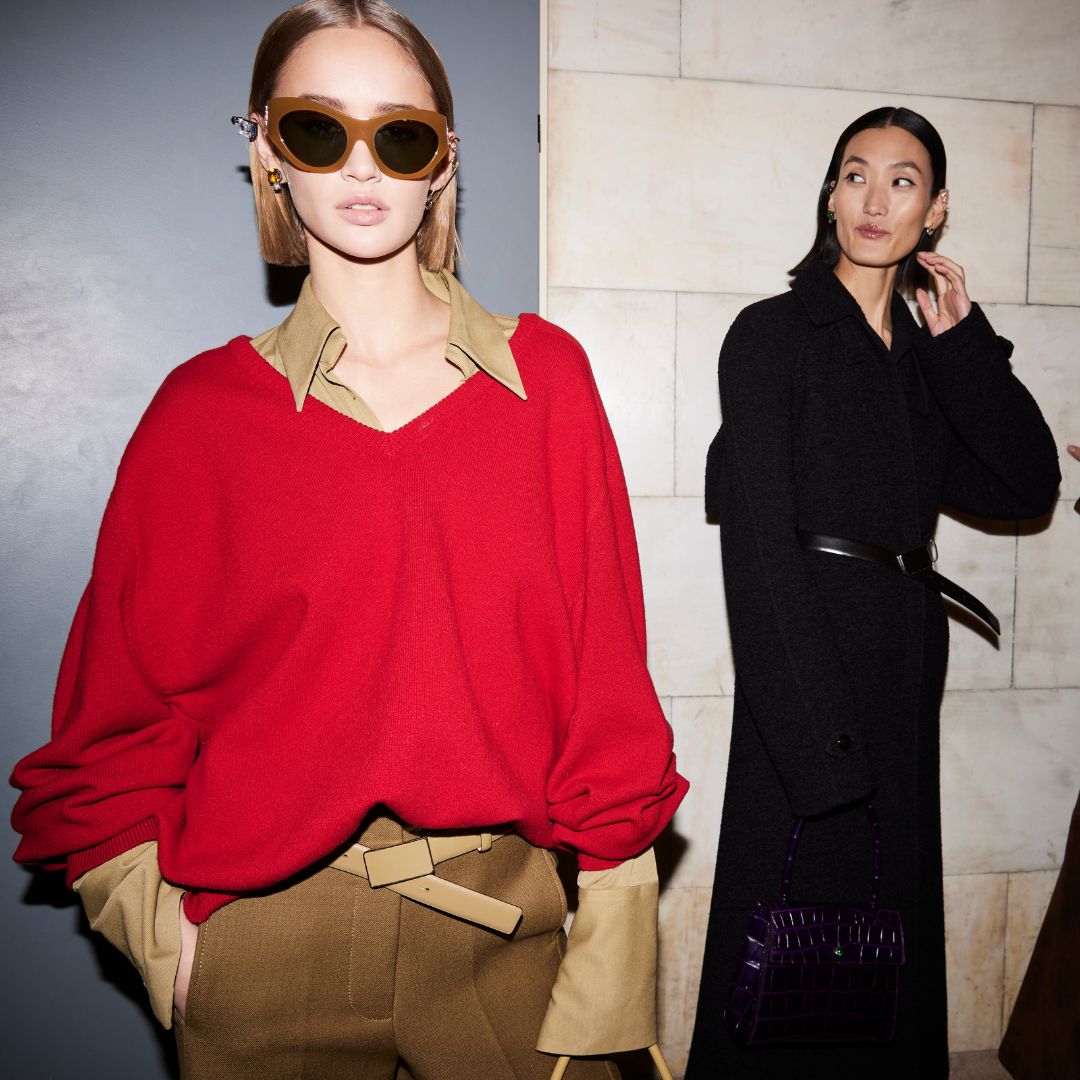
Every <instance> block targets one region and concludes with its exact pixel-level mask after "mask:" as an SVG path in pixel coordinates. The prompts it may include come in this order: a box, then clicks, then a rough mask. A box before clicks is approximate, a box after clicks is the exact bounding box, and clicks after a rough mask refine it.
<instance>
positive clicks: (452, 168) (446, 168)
mask: <svg viewBox="0 0 1080 1080" xmlns="http://www.w3.org/2000/svg"><path fill="white" fill-rule="evenodd" d="M458 141H459V140H458V137H457V134H456V133H455V132H453V131H448V132H447V133H446V142H447V146H448V150H447V153H446V157H444V158H443V159H442V161H440V162H439V167H438V168H437V169H436V170H435V171H434V172H433V173H432V174H431V184H430V185H429V186H428V191H438V190H439V189H440V188H443V187H445V186H446V185H447V184H449V183H450V181H451V179H453V176H454V173H455V172H457V167H456V162H457V152H458Z"/></svg>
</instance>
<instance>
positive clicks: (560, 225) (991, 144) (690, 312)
mask: <svg viewBox="0 0 1080 1080" xmlns="http://www.w3.org/2000/svg"><path fill="white" fill-rule="evenodd" d="M548 31H549V59H550V72H549V82H548V92H549V114H548V123H547V132H546V139H547V144H546V149H547V158H548V185H547V191H548V252H547V255H548V278H547V281H548V287H549V288H548V305H549V315H550V317H551V318H552V319H553V320H554V321H556V322H559V323H561V324H562V325H564V326H566V327H567V328H568V329H569V330H570V331H571V332H572V333H574V334H575V335H576V336H577V337H578V338H579V339H580V340H581V341H582V342H583V344H584V345H585V347H586V348H587V349H588V351H589V354H590V356H591V358H592V362H593V364H594V366H595V369H596V373H597V378H598V380H599V383H600V388H601V391H602V392H603V395H604V399H605V402H606V404H607V407H608V411H609V413H610V415H611V419H612V423H613V425H614V428H615V432H616V436H617V437H618V440H619V446H620V450H621V452H622V455H623V460H624V464H625V467H626V472H627V476H628V480H629V484H630V490H631V494H632V496H633V504H634V515H635V520H636V524H637V530H638V539H639V544H640V547H641V555H642V563H643V569H644V575H645V591H646V600H647V605H648V616H649V632H650V664H651V668H652V672H653V676H654V678H655V680H656V685H657V689H658V691H659V693H660V694H661V696H662V697H663V700H664V704H665V707H666V708H667V710H668V714H669V716H670V718H671V720H672V723H673V725H674V728H675V733H676V747H677V750H678V752H679V757H680V764H681V767H682V770H683V771H684V772H685V773H686V774H687V775H688V776H689V777H690V779H691V781H692V783H693V790H692V792H691V794H690V796H689V797H688V799H687V801H686V803H685V806H684V808H683V809H682V810H681V811H680V812H679V814H678V816H677V818H676V820H675V832H676V833H677V834H678V840H677V842H678V843H679V844H680V845H683V844H685V850H684V851H683V853H682V857H681V858H680V859H679V861H678V863H677V865H676V868H675V870H674V874H673V877H672V879H671V880H670V882H669V883H668V886H667V889H666V891H665V893H664V896H663V900H662V914H661V919H662V947H663V960H662V965H663V971H662V981H663V992H662V1025H663V1042H664V1046H665V1049H666V1050H667V1052H668V1054H669V1057H670V1058H671V1060H672V1064H673V1066H674V1067H676V1069H678V1070H680V1071H681V1069H682V1068H683V1066H684V1063H685V1058H686V1052H687V1047H688V1043H689V1037H690V1030H691V1025H692V1022H693V1015H694V1006H695V999H696V992H697V980H698V971H699V966H700V954H701V948H702V940H703V934H704V929H705V921H706V915H707V911H708V905H709V895H710V888H711V885H712V873H713V863H714V857H715V844H716V837H717V833H718V830H719V824H720V808H721V802H722V798H723V786H724V772H725V767H726V760H727V739H728V734H729V730H730V722H731V698H730V695H731V693H732V685H733V672H732V664H731V656H730V651H729V646H728V638H727V627H726V620H725V615H724V603H723V589H722V584H721V580H720V559H719V538H718V535H717V533H718V530H717V529H716V528H715V526H710V525H708V524H706V522H705V520H704V513H703V509H702V490H703V471H704V456H705V449H706V447H707V445H708V442H709V439H710V438H711V436H712V434H713V432H714V431H715V429H716V427H717V424H718V422H719V419H720V417H719V405H718V401H717V396H716V388H715V371H716V355H717V352H718V350H719V347H720V342H721V340H722V339H723V336H724V333H725V331H726V330H727V328H728V326H729V325H730V323H731V320H732V319H733V317H734V316H735V314H736V313H737V312H738V311H739V309H740V308H742V307H743V306H745V305H746V304H748V303H750V302H751V301H752V300H754V299H756V298H758V297H759V296H762V295H768V294H770V293H775V292H778V291H780V290H782V289H783V288H785V287H786V281H787V279H786V275H785V270H786V268H787V267H789V266H791V265H792V264H793V263H794V262H796V261H797V260H798V259H799V258H800V257H801V256H802V254H803V253H804V252H805V250H806V249H807V247H808V246H809V243H810V240H811V237H812V219H813V210H814V202H815V188H816V183H817V180H818V178H819V177H820V176H821V174H822V172H823V170H824V168H825V165H826V163H827V161H828V156H829V152H830V150H831V149H832V144H833V141H834V140H835V138H836V135H837V134H838V133H839V131H840V130H842V128H843V127H844V126H845V125H846V124H847V123H848V122H849V121H850V120H851V119H853V118H854V117H855V116H858V115H859V114H860V113H862V112H864V111H866V110H867V109H870V108H873V107H875V106H878V105H881V104H885V103H892V102H896V103H899V104H904V105H907V106H909V107H912V108H914V109H917V110H919V111H920V112H923V113H925V114H926V115H927V116H928V117H929V118H930V119H931V120H932V121H933V122H934V124H935V125H937V127H938V128H939V130H940V131H941V133H942V135H943V137H944V139H945V144H946V146H947V148H948V151H949V157H950V176H949V180H950V183H949V187H950V189H951V191H952V196H953V197H952V207H953V210H952V212H951V216H950V224H949V229H948V234H947V236H946V237H945V238H944V241H943V243H942V248H941V249H942V250H943V251H944V252H946V253H948V254H949V255H951V256H953V257H954V258H956V259H958V260H959V261H960V262H961V263H962V264H963V265H964V266H965V267H966V269H967V273H968V280H969V282H970V287H971V292H972V295H973V296H974V297H975V299H977V300H979V301H981V302H983V303H984V305H986V306H987V310H988V314H989V317H990V319H991V320H992V322H993V323H994V325H995V326H996V327H997V328H998V330H999V332H1001V333H1003V334H1005V335H1006V336H1008V337H1009V338H1011V339H1012V340H1013V341H1014V342H1015V343H1016V354H1015V357H1014V363H1015V366H1016V369H1017V371H1018V372H1019V373H1020V374H1021V376H1022V378H1024V380H1025V381H1026V382H1027V384H1028V386H1029V387H1031V389H1032V391H1033V392H1034V393H1035V395H1036V397H1037V398H1038V400H1039V402H1040V404H1041V405H1042V407H1043V410H1044V412H1045V413H1046V416H1047V418H1048V420H1049V422H1050V423H1051V426H1052V427H1053V429H1054V432H1055V435H1056V436H1057V438H1058V441H1059V444H1061V446H1062V447H1063V446H1064V443H1065V442H1066V440H1070V441H1073V442H1080V362H1078V361H1077V358H1076V357H1077V351H1078V347H1080V181H1078V178H1080V66H1078V65H1077V64H1076V63H1075V57H1076V50H1077V46H1078V43H1080V6H1078V5H1077V4H1076V3H1075V0H1031V2H1029V3H1025V4H1016V3H1014V2H1012V0H953V2H952V3H950V4H947V5H942V4H940V3H937V2H935V0H904V2H894V3H889V4H884V3H881V4H874V3H869V4H868V3H866V2H865V0H833V2H832V3H830V4H826V5H823V4H808V3H805V2H800V0H759V2H758V3H755V4H749V5H746V4H736V3H734V2H733V0H682V2H681V3H680V0H550V6H549V26H548ZM1062 454H1063V456H1064V451H1062ZM1062 470H1063V472H1065V474H1066V478H1065V481H1064V484H1063V487H1062V491H1061V502H1060V503H1059V504H1058V506H1057V509H1056V512H1055V513H1054V515H1053V518H1052V520H1051V522H1050V524H1049V526H1048V527H1046V528H1043V529H1041V531H1040V530H1038V529H1036V530H1033V529H1032V528H1030V527H1026V526H1025V527H1022V528H1020V529H1017V527H1016V526H1015V525H1011V524H1002V525H998V526H987V525H982V526H980V525H977V524H974V523H972V522H961V521H957V520H953V519H951V518H947V519H945V520H943V521H942V524H941V528H940V529H939V533H938V542H939V546H940V548H941V551H942V558H941V566H942V569H943V570H944V572H945V573H946V574H949V575H950V576H953V577H955V578H956V579H957V580H959V581H960V582H962V583H963V584H965V585H966V586H967V587H969V588H970V589H972V591H974V592H975V593H976V594H977V595H979V596H980V597H982V598H983V599H985V600H986V601H987V603H989V604H990V606H991V607H992V608H993V609H994V610H995V611H997V613H998V614H999V616H1001V619H1002V623H1003V627H1004V630H1003V633H1002V636H1001V641H1000V645H995V644H994V643H992V642H990V641H989V640H987V638H986V637H984V636H983V635H981V634H979V633H977V632H975V631H973V630H971V629H969V628H968V626H967V625H964V624H961V623H959V622H956V621H954V622H953V624H952V628H953V650H952V663H951V666H950V671H949V680H948V692H947V694H946V698H945V703H944V710H943V715H942V757H943V768H942V797H943V812H944V859H945V869H946V875H947V877H946V882H945V897H946V909H947V910H946V915H947V928H948V938H949V952H948V963H949V994H950V1016H949V1024H950V1038H951V1043H952V1049H953V1050H955V1051H968V1050H983V1049H991V1048H993V1047H996V1045H997V1043H998V1041H999V1039H1000V1036H1001V1032H1002V1029H1003V1023H1004V1021H1005V1020H1006V1019H1007V1016H1008V1012H1009V1009H1010V1008H1011V1004H1012V1001H1013V998H1014V996H1015V993H1016V989H1017V986H1018V984H1019V981H1020V979H1021V978H1022V976H1023V971H1024V967H1025V965H1026V963H1027V957H1028V955H1029V952H1030V949H1031V945H1032V942H1033V940H1034V935H1035V933H1036V932H1037V929H1038V926H1039V923H1040V921H1041V918H1042V913H1043V910H1044V908H1045V904H1046V902H1047V900H1048V898H1049V893H1050V890H1051V888H1052V886H1053V882H1054V880H1055V875H1056V869H1057V867H1058V866H1059V865H1060V860H1061V856H1062V850H1063V846H1064V839H1065V832H1066V827H1067V823H1068V818H1069V814H1070V811H1071V808H1072V804H1073V801H1074V800H1075V798H1076V793H1077V787H1078V785H1080V615H1078V613H1080V558H1078V556H1080V517H1078V516H1077V515H1076V514H1074V513H1073V512H1072V507H1071V503H1072V501H1073V500H1075V499H1076V497H1077V496H1078V495H1080V464H1077V463H1075V462H1072V461H1071V460H1069V459H1067V458H1066V460H1065V463H1064V464H1063V466H1062Z"/></svg>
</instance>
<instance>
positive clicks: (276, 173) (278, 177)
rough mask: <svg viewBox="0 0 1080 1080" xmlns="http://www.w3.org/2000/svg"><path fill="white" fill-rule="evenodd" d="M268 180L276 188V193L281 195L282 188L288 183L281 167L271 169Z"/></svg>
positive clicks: (267, 176)
mask: <svg viewBox="0 0 1080 1080" xmlns="http://www.w3.org/2000/svg"><path fill="white" fill-rule="evenodd" d="M266 182H267V183H268V184H269V185H270V186H271V187H272V188H273V189H274V194H275V195H280V194H281V189H282V188H283V187H284V186H285V185H286V183H288V181H287V180H286V179H285V177H284V175H283V174H282V172H281V170H280V169H270V170H269V171H268V172H267V174H266Z"/></svg>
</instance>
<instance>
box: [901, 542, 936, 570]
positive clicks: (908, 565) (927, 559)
mask: <svg viewBox="0 0 1080 1080" xmlns="http://www.w3.org/2000/svg"><path fill="white" fill-rule="evenodd" d="M896 562H897V565H899V567H900V569H901V571H903V573H905V574H907V575H908V576H909V577H913V576H914V575H916V574H925V573H926V572H927V570H930V569H931V568H932V567H933V565H934V563H936V562H937V544H935V543H934V541H933V540H929V541H927V542H926V543H925V544H923V545H922V546H921V547H917V548H912V549H911V550H910V551H905V552H904V553H903V554H902V555H897V556H896Z"/></svg>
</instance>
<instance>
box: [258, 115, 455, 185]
mask: <svg viewBox="0 0 1080 1080" xmlns="http://www.w3.org/2000/svg"><path fill="white" fill-rule="evenodd" d="M266 134H267V136H268V137H269V139H270V142H271V143H273V145H274V146H275V147H276V148H277V149H278V150H279V151H280V152H281V154H282V155H283V156H284V157H285V158H286V159H287V160H288V161H291V162H292V164H293V165H295V166H296V167H297V168H298V169H304V170H305V171H307V172H333V171H334V170H335V169H338V168H340V167H341V165H342V164H344V162H345V160H346V159H347V158H348V156H349V154H351V153H352V149H353V147H354V146H355V145H356V143H357V142H358V141H361V140H362V141H363V143H364V145H365V146H367V148H368V149H369V150H370V151H371V156H372V157H373V158H374V159H375V162H376V164H377V165H378V166H379V168H380V169H381V170H382V172H384V173H386V175H387V176H393V177H395V178H396V179H398V180H417V179H419V178H420V177H422V176H427V175H428V173H430V172H431V171H432V169H434V168H435V166H436V165H438V164H439V162H440V161H442V160H443V158H444V157H446V155H447V153H448V151H449V145H450V139H449V133H448V131H447V127H446V117H445V116H443V115H442V114H441V113H437V112H429V111H428V110H426V109H398V110H396V111H395V112H389V113H384V114H383V115H382V116H374V117H372V118H371V119H370V120H360V119H357V118H356V117H355V116H346V115H345V114H344V113H340V112H338V111H337V110H336V109H331V108H330V106H329V105H321V104H319V103H318V102H316V101H310V100H308V99H307V98H271V99H270V102H269V104H268V105H267V106H266Z"/></svg>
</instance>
